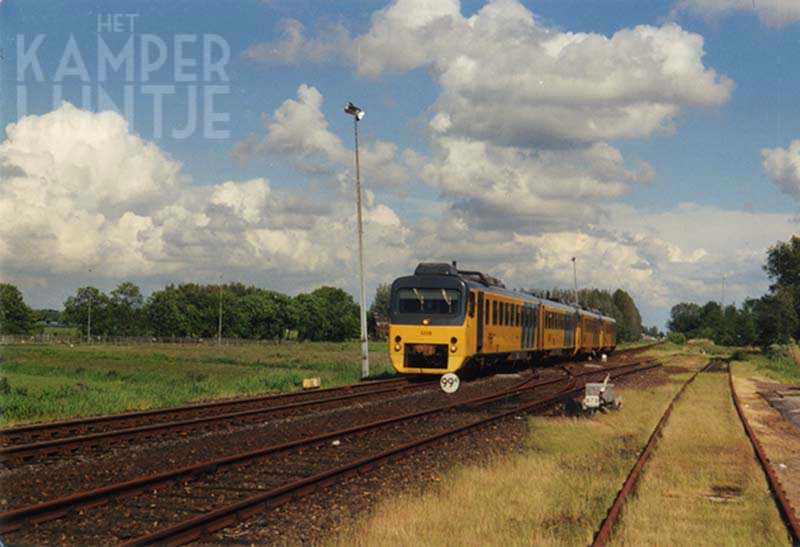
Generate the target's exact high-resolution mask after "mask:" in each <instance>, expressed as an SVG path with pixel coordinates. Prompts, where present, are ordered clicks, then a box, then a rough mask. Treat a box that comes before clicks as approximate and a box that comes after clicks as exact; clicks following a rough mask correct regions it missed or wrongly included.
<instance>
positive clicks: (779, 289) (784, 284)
mask: <svg viewBox="0 0 800 547" xmlns="http://www.w3.org/2000/svg"><path fill="white" fill-rule="evenodd" d="M764 271H765V272H766V273H767V276H768V277H769V279H770V280H771V281H772V284H771V285H770V288H769V292H767V294H765V295H763V296H762V297H761V298H748V299H746V300H745V301H744V302H743V303H742V305H741V306H740V307H737V306H735V305H727V306H722V305H720V304H719V303H718V302H713V301H710V302H707V303H706V304H705V305H703V306H700V305H698V304H694V303H687V302H682V303H680V304H677V305H676V306H674V307H673V308H672V310H671V311H670V320H669V323H668V325H667V326H668V328H669V330H670V331H671V332H673V333H677V334H681V335H683V336H684V337H686V338H710V339H711V340H713V341H714V343H716V344H722V345H731V346H751V345H759V346H762V347H767V346H770V345H772V344H785V343H787V342H789V341H791V340H797V339H800V321H799V320H798V317H800V238H798V237H796V236H792V238H791V239H790V240H789V241H779V242H778V243H776V244H775V245H773V246H772V247H770V248H769V250H768V251H767V261H766V263H765V264H764Z"/></svg>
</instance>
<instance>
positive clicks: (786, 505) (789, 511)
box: [728, 365, 800, 545]
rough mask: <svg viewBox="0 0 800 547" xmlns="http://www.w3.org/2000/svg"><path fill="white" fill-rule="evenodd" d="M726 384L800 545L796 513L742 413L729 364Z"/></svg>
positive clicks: (790, 530)
mask: <svg viewBox="0 0 800 547" xmlns="http://www.w3.org/2000/svg"><path fill="white" fill-rule="evenodd" d="M728 385H729V386H730V389H731V397H732V398H733V406H735V407H736V413H737V414H738V415H739V420H741V422H742V426H743V427H744V431H745V433H746V434H747V438H748V439H749V440H750V444H751V445H753V450H754V451H755V453H756V457H757V459H758V463H759V464H761V468H762V469H763V470H764V474H765V475H766V476H767V482H768V483H769V488H770V490H771V491H772V495H773V498H774V499H775V502H776V504H777V506H778V511H779V512H780V514H781V518H782V519H783V522H784V524H785V525H786V528H787V530H788V532H789V535H791V537H792V544H793V545H800V522H798V520H797V515H796V514H795V512H794V508H793V507H792V504H791V503H790V502H789V498H788V497H786V492H785V491H784V490H783V486H782V485H781V481H780V479H778V475H777V474H775V470H774V469H772V465H771V463H770V461H769V457H768V456H767V453H766V452H764V447H762V446H761V442H760V441H759V440H758V437H757V436H756V433H755V431H754V430H753V428H752V427H751V426H750V422H749V421H748V419H747V416H746V415H745V413H744V409H743V408H742V404H741V402H740V401H739V396H738V395H737V394H736V388H735V387H734V384H733V373H732V372H731V368H730V365H728Z"/></svg>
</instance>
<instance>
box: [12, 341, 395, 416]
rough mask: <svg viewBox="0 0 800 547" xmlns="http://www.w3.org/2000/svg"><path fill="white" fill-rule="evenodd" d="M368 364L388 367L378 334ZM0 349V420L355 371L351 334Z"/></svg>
mask: <svg viewBox="0 0 800 547" xmlns="http://www.w3.org/2000/svg"><path fill="white" fill-rule="evenodd" d="M370 348H371V349H370V371H371V372H372V375H374V376H382V375H386V374H391V373H392V369H391V365H390V364H389V358H388V354H387V351H386V345H385V342H383V343H378V342H376V343H373V344H371V346H370ZM0 351H1V352H2V354H0V358H2V361H0V405H2V423H3V424H6V425H8V424H13V423H18V422H25V421H35V420H45V419H61V418H67V417H71V416H85V415H91V414H100V413H106V412H119V411H123V410H130V409H143V408H151V407H158V406H169V405H176V404H181V403H186V402H189V401H196V400H201V399H209V398H213V397H227V396H234V395H243V394H252V393H263V392H274V391H287V390H292V389H297V388H299V387H300V386H301V385H302V381H303V378H307V377H312V376H319V377H321V378H322V384H323V387H327V386H333V385H341V384H347V383H352V382H356V381H358V379H359V371H360V369H359V366H360V365H359V346H358V343H357V342H347V343H341V344H334V343H303V344H282V345H242V346H222V347H218V346H211V345H196V346H194V345H171V344H164V345H135V346H113V345H86V344H79V345H75V346H74V347H70V346H69V345H68V344H18V345H7V346H3V347H2V348H1V349H0Z"/></svg>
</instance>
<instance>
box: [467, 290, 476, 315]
mask: <svg viewBox="0 0 800 547" xmlns="http://www.w3.org/2000/svg"><path fill="white" fill-rule="evenodd" d="M468 307H469V316H470V317H475V293H474V292H471V291H470V293H469V301H468Z"/></svg>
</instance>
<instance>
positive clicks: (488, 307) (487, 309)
mask: <svg viewBox="0 0 800 547" xmlns="http://www.w3.org/2000/svg"><path fill="white" fill-rule="evenodd" d="M489 311H491V306H490V305H489V299H488V298H487V299H486V310H485V312H484V314H483V322H484V323H486V324H487V325H488V324H489Z"/></svg>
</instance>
